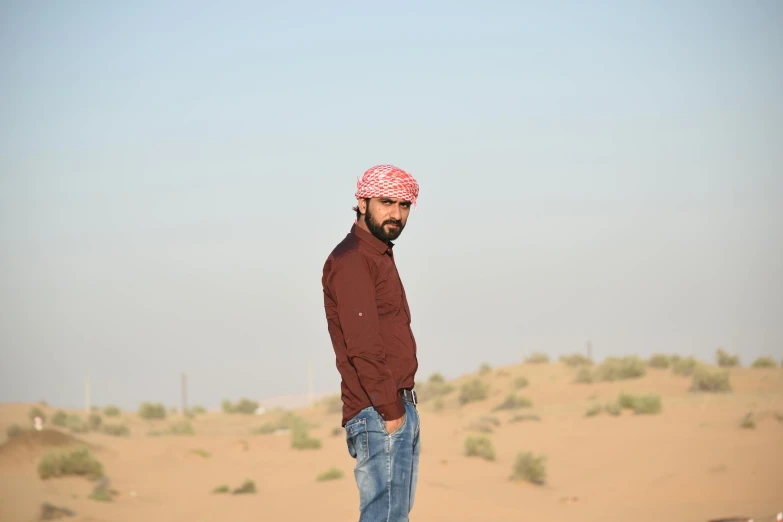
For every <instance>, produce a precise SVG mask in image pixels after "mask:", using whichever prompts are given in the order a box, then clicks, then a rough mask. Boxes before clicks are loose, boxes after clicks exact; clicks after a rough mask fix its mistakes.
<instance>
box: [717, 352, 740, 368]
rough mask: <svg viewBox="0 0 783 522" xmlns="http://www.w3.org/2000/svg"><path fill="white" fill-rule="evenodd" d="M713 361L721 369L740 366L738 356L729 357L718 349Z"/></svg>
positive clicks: (729, 355)
mask: <svg viewBox="0 0 783 522" xmlns="http://www.w3.org/2000/svg"><path fill="white" fill-rule="evenodd" d="M715 360H716V362H717V363H718V366H720V367H721V368H732V367H734V366H739V365H740V360H739V356H738V355H731V354H730V353H728V352H725V351H724V350H723V349H722V348H718V350H717V351H716V352H715Z"/></svg>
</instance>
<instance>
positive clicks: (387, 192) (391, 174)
mask: <svg viewBox="0 0 783 522" xmlns="http://www.w3.org/2000/svg"><path fill="white" fill-rule="evenodd" d="M418 197H419V184H418V183H416V180H415V179H413V176H411V175H410V174H408V173H407V172H405V171H404V170H402V169H400V168H397V167H395V166H394V165H377V166H375V167H372V168H371V169H368V170H367V172H365V173H364V175H363V176H362V177H361V179H359V181H357V182H356V199H363V198H396V199H402V200H403V201H410V202H411V203H413V206H414V207H415V206H416V198H418Z"/></svg>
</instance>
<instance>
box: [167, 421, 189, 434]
mask: <svg viewBox="0 0 783 522" xmlns="http://www.w3.org/2000/svg"><path fill="white" fill-rule="evenodd" d="M168 433H169V435H195V434H196V430H195V429H193V425H192V424H191V423H190V422H188V421H186V420H180V421H177V422H173V423H171V425H169V429H168Z"/></svg>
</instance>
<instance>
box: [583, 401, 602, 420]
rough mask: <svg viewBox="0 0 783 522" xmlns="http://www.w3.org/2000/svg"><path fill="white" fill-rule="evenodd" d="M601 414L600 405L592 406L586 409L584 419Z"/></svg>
mask: <svg viewBox="0 0 783 522" xmlns="http://www.w3.org/2000/svg"><path fill="white" fill-rule="evenodd" d="M599 413H601V405H600V404H593V405H592V406H590V407H589V408H587V411H585V417H595V416H596V415H598V414H599Z"/></svg>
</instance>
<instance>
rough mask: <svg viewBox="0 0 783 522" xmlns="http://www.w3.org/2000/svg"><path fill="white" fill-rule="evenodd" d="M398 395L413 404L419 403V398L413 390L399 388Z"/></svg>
mask: <svg viewBox="0 0 783 522" xmlns="http://www.w3.org/2000/svg"><path fill="white" fill-rule="evenodd" d="M400 397H402V398H403V400H406V401H408V402H412V403H413V404H414V406H415V405H416V404H418V403H419V399H418V397H417V396H416V392H415V391H413V390H409V389H407V388H404V389H402V390H400Z"/></svg>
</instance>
